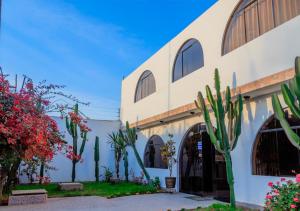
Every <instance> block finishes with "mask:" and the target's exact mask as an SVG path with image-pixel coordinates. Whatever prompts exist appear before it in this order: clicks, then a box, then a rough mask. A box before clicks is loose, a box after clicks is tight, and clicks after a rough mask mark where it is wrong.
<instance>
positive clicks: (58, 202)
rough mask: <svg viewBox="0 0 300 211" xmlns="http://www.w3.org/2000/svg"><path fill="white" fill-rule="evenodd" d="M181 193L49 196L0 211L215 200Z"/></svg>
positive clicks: (129, 209) (176, 206) (107, 209)
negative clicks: (31, 203) (116, 195)
mask: <svg viewBox="0 0 300 211" xmlns="http://www.w3.org/2000/svg"><path fill="white" fill-rule="evenodd" d="M190 196H191V195H188V194H183V193H174V194H167V193H158V194H149V195H135V196H126V197H120V198H113V199H106V198H103V197H98V196H85V197H68V198H50V199H48V202H47V203H45V204H34V205H24V206H23V205H21V206H11V207H0V210H1V211H58V210H64V211H89V210H92V211H93V210H95V211H96V210H97V211H165V210H168V209H171V210H180V209H181V208H196V207H199V206H200V207H207V206H209V205H210V204H213V203H215V202H216V201H215V200H210V199H207V200H201V201H196V200H192V199H189V198H186V197H190Z"/></svg>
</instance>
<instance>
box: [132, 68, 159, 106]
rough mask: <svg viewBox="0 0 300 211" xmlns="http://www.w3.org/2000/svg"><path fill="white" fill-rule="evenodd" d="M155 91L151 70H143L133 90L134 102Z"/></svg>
mask: <svg viewBox="0 0 300 211" xmlns="http://www.w3.org/2000/svg"><path fill="white" fill-rule="evenodd" d="M155 91H156V86H155V79H154V76H153V74H152V72H151V71H149V70H146V71H145V72H143V74H142V76H141V77H140V79H139V82H138V84H137V87H136V91H135V98H134V102H137V101H139V100H141V99H143V98H145V97H147V96H148V95H151V94H152V93H154V92H155Z"/></svg>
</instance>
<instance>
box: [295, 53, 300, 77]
mask: <svg viewBox="0 0 300 211" xmlns="http://www.w3.org/2000/svg"><path fill="white" fill-rule="evenodd" d="M295 74H296V76H300V57H299V56H297V57H296V59H295Z"/></svg>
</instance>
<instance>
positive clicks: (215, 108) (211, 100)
mask: <svg viewBox="0 0 300 211" xmlns="http://www.w3.org/2000/svg"><path fill="white" fill-rule="evenodd" d="M202 96H203V95H202ZM206 96H207V99H208V102H209V103H210V106H211V108H212V110H213V112H214V114H215V118H216V119H219V112H218V111H219V110H218V106H217V102H216V100H215V99H214V97H213V95H212V93H211V89H210V87H209V86H206ZM202 98H203V97H202ZM203 102H204V103H205V101H204V99H203ZM205 107H206V106H205ZM220 127H221V125H220V124H219V121H217V129H216V136H217V140H219V141H220V140H222V133H221V130H220ZM219 144H220V147H221V148H223V146H222V145H223V144H222V142H220V143H219Z"/></svg>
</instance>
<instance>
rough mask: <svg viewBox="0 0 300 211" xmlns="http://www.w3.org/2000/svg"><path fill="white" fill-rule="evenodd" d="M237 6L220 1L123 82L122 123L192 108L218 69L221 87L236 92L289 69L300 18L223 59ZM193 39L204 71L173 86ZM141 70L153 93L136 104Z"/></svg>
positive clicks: (233, 0)
mask: <svg viewBox="0 0 300 211" xmlns="http://www.w3.org/2000/svg"><path fill="white" fill-rule="evenodd" d="M238 2H239V0H230V1H228V0H219V1H218V2H217V3H216V4H215V5H214V6H212V7H211V8H210V9H209V10H207V11H206V12H205V13H204V14H203V15H201V16H200V17H199V18H197V19H196V20H195V21H194V22H193V23H191V24H190V25H189V26H188V27H187V28H186V29H184V30H183V31H182V32H181V33H180V34H178V35H177V36H176V37H174V38H173V39H172V40H171V41H170V42H168V43H167V44H166V45H165V46H163V47H162V48H161V49H160V50H159V51H158V52H156V53H155V54H154V55H153V56H151V57H150V58H149V59H148V60H147V61H145V62H144V63H143V64H141V65H140V66H139V67H138V68H137V69H136V70H134V71H133V72H132V73H131V74H130V75H129V76H127V77H126V78H125V79H124V80H123V82H122V93H121V120H122V122H125V121H129V122H136V121H138V120H141V119H145V118H147V117H151V116H153V115H157V114H160V113H163V112H166V111H168V110H170V109H174V108H177V107H179V106H182V105H185V104H188V103H191V102H193V100H194V99H195V97H196V95H197V92H198V91H203V90H204V87H205V85H206V84H209V85H213V72H214V69H215V68H216V67H217V68H219V69H220V75H221V79H222V84H221V85H222V87H223V88H224V86H225V85H227V84H229V85H232V84H233V85H234V86H239V85H243V84H246V83H249V82H252V81H254V80H257V79H260V78H262V77H265V76H268V75H272V74H274V73H277V72H279V71H282V70H285V69H288V68H291V67H292V66H293V61H294V58H295V56H297V55H300V42H299V37H300V27H299V26H300V16H297V17H295V18H293V19H291V20H290V21H288V22H286V23H284V24H282V25H280V26H278V27H276V28H275V29H273V30H271V31H269V32H267V33H265V34H263V35H262V36H260V37H258V38H256V39H254V40H252V41H250V42H248V43H247V44H245V45H243V46H241V47H240V48H238V49H235V50H233V51H232V52H230V53H228V54H226V55H224V56H222V55H221V50H222V40H223V35H224V31H225V28H226V24H227V22H228V20H229V17H230V15H231V13H232V12H233V10H234V8H235V6H236V5H237V3H238ZM190 38H196V39H197V40H199V42H200V43H201V45H202V48H203V52H204V67H202V68H201V69H199V70H197V71H195V72H193V73H191V74H189V75H187V76H185V77H184V78H182V79H180V80H177V81H176V82H174V83H172V82H171V79H172V67H173V63H174V60H175V57H176V54H177V52H178V50H179V49H180V47H181V46H182V45H183V44H184V42H185V41H187V40H188V39H190ZM145 70H151V71H152V73H153V74H154V77H155V80H156V92H155V93H154V94H152V95H150V96H148V97H146V98H144V99H142V100H140V101H138V102H136V103H134V95H135V88H136V85H137V82H138V79H139V77H140V76H141V74H142V73H143V72H144V71H145Z"/></svg>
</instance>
